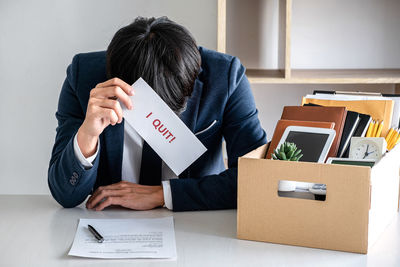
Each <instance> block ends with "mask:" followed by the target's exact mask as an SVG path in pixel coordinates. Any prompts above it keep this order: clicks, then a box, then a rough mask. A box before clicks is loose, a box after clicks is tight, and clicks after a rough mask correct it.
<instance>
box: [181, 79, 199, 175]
mask: <svg viewBox="0 0 400 267" xmlns="http://www.w3.org/2000/svg"><path fill="white" fill-rule="evenodd" d="M202 94H203V82H201V81H200V80H199V79H196V81H195V83H194V88H193V93H192V96H191V97H190V98H189V99H188V103H187V106H186V110H185V111H184V112H182V114H181V115H180V116H179V117H180V119H181V120H182V121H183V122H184V123H185V125H186V126H187V127H188V128H189V129H190V130H191V131H192V132H194V131H195V127H196V122H197V117H198V114H199V107H200V102H201V96H202ZM189 169H190V168H187V169H186V170H184V171H183V172H182V173H181V174H180V175H179V178H188V177H190V172H189Z"/></svg>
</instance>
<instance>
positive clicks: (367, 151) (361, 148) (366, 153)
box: [352, 142, 382, 159]
mask: <svg viewBox="0 0 400 267" xmlns="http://www.w3.org/2000/svg"><path fill="white" fill-rule="evenodd" d="M381 156H382V153H381V151H380V149H379V147H378V146H377V145H376V144H374V143H372V142H360V143H358V145H357V146H356V147H355V148H354V150H353V155H352V157H353V158H356V159H379V158H380V157H381Z"/></svg>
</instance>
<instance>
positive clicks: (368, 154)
mask: <svg viewBox="0 0 400 267" xmlns="http://www.w3.org/2000/svg"><path fill="white" fill-rule="evenodd" d="M374 152H376V150H374V151H371V152H369V153H368V155H369V154H372V153H374ZM368 155H367V156H368Z"/></svg>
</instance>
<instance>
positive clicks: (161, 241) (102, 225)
mask: <svg viewBox="0 0 400 267" xmlns="http://www.w3.org/2000/svg"><path fill="white" fill-rule="evenodd" d="M88 225H91V226H93V227H94V228H95V229H96V230H97V231H98V232H99V234H100V235H102V236H103V238H104V241H103V243H99V242H98V241H97V239H96V238H95V237H94V236H93V234H92V233H91V232H90V231H89V229H88ZM68 255H71V256H78V257H89V258H104V259H113V258H114V259H122V258H164V259H167V258H168V259H176V244H175V231H174V221H173V217H172V216H170V217H164V218H151V219H80V220H79V224H78V228H77V231H76V234H75V239H74V242H73V244H72V247H71V250H70V251H69V253H68Z"/></svg>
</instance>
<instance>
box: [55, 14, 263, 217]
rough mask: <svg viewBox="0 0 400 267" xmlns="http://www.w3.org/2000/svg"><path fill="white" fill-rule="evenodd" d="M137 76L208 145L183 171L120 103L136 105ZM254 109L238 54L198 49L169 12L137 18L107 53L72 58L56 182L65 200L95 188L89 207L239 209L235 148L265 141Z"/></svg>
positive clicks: (72, 202)
mask: <svg viewBox="0 0 400 267" xmlns="http://www.w3.org/2000/svg"><path fill="white" fill-rule="evenodd" d="M139 77H143V79H144V80H145V81H146V82H147V83H148V84H149V85H150V86H151V87H152V88H153V89H154V90H155V92H156V93H157V94H158V95H159V96H160V97H161V98H162V99H163V100H164V101H165V102H166V103H167V105H168V106H169V107H170V108H171V109H172V110H173V111H174V112H175V113H176V114H177V115H179V117H180V119H181V120H182V121H183V122H184V123H185V124H186V126H187V127H188V128H189V129H190V130H191V131H192V132H193V133H195V134H196V136H197V137H198V138H199V140H200V141H201V142H202V143H203V144H204V145H205V146H206V147H207V149H208V150H207V152H205V153H204V154H203V155H202V156H201V157H200V158H199V159H197V160H196V161H195V162H194V163H193V164H192V165H191V166H189V167H188V168H187V169H186V170H185V171H184V172H183V173H182V174H180V176H179V177H176V175H175V174H174V173H173V172H172V171H171V170H170V169H169V168H168V167H167V166H166V165H165V164H164V163H163V162H162V161H161V159H160V158H159V157H158V155H157V154H156V153H155V152H154V151H153V150H152V149H151V148H150V146H149V145H148V144H147V143H146V142H145V141H144V140H143V139H142V138H141V137H140V136H139V135H138V133H137V132H136V131H135V130H134V129H133V128H132V127H130V125H129V124H128V123H125V121H124V119H123V112H122V108H121V104H120V102H121V103H122V105H125V106H126V107H127V108H128V109H132V108H133V109H134V108H135V103H132V101H131V98H130V96H132V95H133V94H134V90H135V88H132V87H131V86H130V85H131V84H132V83H134V82H135V81H136V80H137V79H138V78H139ZM118 100H119V101H118ZM257 114H258V112H257V110H256V107H255V103H254V99H253V96H252V93H251V89H250V84H249V82H248V80H247V78H246V76H245V69H244V67H243V66H242V65H241V64H240V62H239V60H238V59H237V58H235V57H232V56H229V55H225V54H221V53H217V52H215V51H211V50H207V49H205V48H202V47H200V48H198V47H197V45H196V42H195V40H194V39H193V38H192V36H191V35H190V33H189V32H188V31H187V30H186V29H185V28H184V27H182V26H180V25H178V24H176V23H174V22H172V21H170V20H169V19H167V18H165V17H162V18H158V19H155V18H150V19H146V18H137V19H136V20H135V21H134V22H133V23H132V24H130V25H128V26H126V27H124V28H122V29H120V30H119V31H118V32H117V33H116V34H115V36H114V38H113V39H112V41H111V43H110V45H109V47H108V49H107V51H106V52H95V53H86V54H78V55H76V56H75V57H74V59H73V61H72V64H71V65H70V66H69V67H68V70H67V78H66V80H65V82H64V84H63V87H62V90H61V94H60V98H59V103H58V110H57V113H56V117H57V120H58V127H57V135H56V140H55V144H54V148H53V152H52V157H51V160H50V166H49V171H48V182H49V187H50V191H51V193H52V195H53V197H54V198H55V199H56V200H57V201H58V202H59V203H60V204H61V205H62V206H63V207H75V206H77V205H79V204H80V203H82V202H83V201H84V200H85V199H86V198H87V197H88V196H89V195H90V194H91V197H90V198H89V199H88V201H87V202H86V207H87V208H89V209H95V210H102V209H104V208H105V207H107V206H110V205H120V206H123V207H126V208H130V209H135V210H147V209H153V208H156V207H159V206H166V207H167V208H169V209H171V210H174V211H184V210H207V209H226V208H235V207H236V194H237V160H238V157H240V156H242V155H244V154H246V153H247V152H249V151H251V150H253V149H255V148H257V147H259V146H260V145H263V144H265V143H266V134H265V132H264V131H263V130H262V128H261V126H260V122H259V120H258V117H257ZM223 138H224V139H225V141H226V147H227V154H228V169H225V167H224V162H223V158H222V146H221V144H222V141H223ZM172 153H173V152H172Z"/></svg>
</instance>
